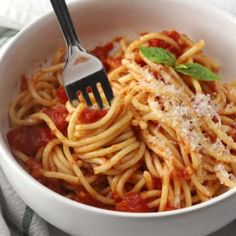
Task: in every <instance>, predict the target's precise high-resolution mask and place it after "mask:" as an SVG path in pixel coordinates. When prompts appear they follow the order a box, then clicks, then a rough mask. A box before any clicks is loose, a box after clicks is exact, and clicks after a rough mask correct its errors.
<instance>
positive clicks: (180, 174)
mask: <svg viewBox="0 0 236 236" xmlns="http://www.w3.org/2000/svg"><path fill="white" fill-rule="evenodd" d="M192 173H193V171H192V169H191V167H185V168H184V170H173V171H172V173H171V174H172V177H174V178H178V179H183V180H189V179H190V178H191V175H192Z"/></svg>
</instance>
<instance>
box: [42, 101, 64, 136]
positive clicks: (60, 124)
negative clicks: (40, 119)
mask: <svg viewBox="0 0 236 236" xmlns="http://www.w3.org/2000/svg"><path fill="white" fill-rule="evenodd" d="M42 111H43V112H44V113H45V114H47V115H48V116H49V117H50V118H51V119H52V121H53V122H54V123H55V125H56V126H57V128H58V129H59V130H60V131H61V132H62V133H65V131H66V129H67V126H68V122H67V121H66V117H67V115H68V111H67V110H66V108H65V106H64V105H62V104H59V105H56V106H53V107H50V108H44V109H43V110H42Z"/></svg>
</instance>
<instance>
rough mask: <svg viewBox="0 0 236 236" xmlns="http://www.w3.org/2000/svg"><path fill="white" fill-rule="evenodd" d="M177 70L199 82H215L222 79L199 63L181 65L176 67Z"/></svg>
mask: <svg viewBox="0 0 236 236" xmlns="http://www.w3.org/2000/svg"><path fill="white" fill-rule="evenodd" d="M175 70H176V71H177V72H179V73H181V74H184V75H188V76H191V77H193V78H195V79H198V80H206V81H214V80H219V79H220V77H219V76H218V75H217V74H215V73H213V72H212V71H211V70H209V69H208V68H207V67H205V66H202V65H200V64H198V63H188V64H180V65H178V66H176V67H175Z"/></svg>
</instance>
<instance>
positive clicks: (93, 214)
mask: <svg viewBox="0 0 236 236" xmlns="http://www.w3.org/2000/svg"><path fill="white" fill-rule="evenodd" d="M70 9H71V13H72V15H73V19H74V22H75V24H76V26H77V29H78V33H79V35H80V38H81V41H82V43H83V44H84V45H85V46H87V47H92V46H95V45H97V44H98V43H100V42H105V41H107V40H109V39H111V38H112V37H113V36H121V35H122V36H132V35H135V33H137V32H144V31H160V30H164V29H169V28H176V29H177V30H178V31H181V32H185V33H187V34H188V35H189V36H190V37H191V38H193V39H194V40H198V39H201V38H203V39H205V40H206V43H207V52H208V53H209V54H210V55H211V56H214V57H215V58H216V59H217V60H218V61H219V62H221V63H222V64H223V67H222V72H223V74H225V75H227V77H230V76H231V75H236V66H235V65H236V43H235V38H236V20H235V18H233V17H232V16H230V15H228V14H226V13H224V12H222V11H220V10H217V9H215V8H213V7H210V6H208V5H201V4H200V3H197V2H196V3H193V1H191V3H189V2H188V1H183V0H182V1H168V0H145V1H143V0H135V1H134V0H117V1H115V0H114V1H111V0H94V1H92V0H91V1H90V0H84V1H79V2H76V3H74V4H71V5H70ZM59 45H63V40H62V35H61V33H60V31H59V29H58V25H57V23H56V19H55V17H54V15H53V14H48V15H47V16H45V17H42V18H41V19H39V20H37V21H36V22H34V23H33V24H31V25H30V26H27V27H26V28H25V29H24V30H22V31H21V32H20V33H19V34H18V36H17V37H16V38H15V39H14V40H13V42H12V43H11V44H10V46H9V47H8V49H7V50H6V52H5V54H4V55H3V57H2V58H1V63H0V75H1V76H0V84H1V86H0V122H1V125H0V127H1V137H0V154H1V158H0V164H1V167H2V169H3V170H4V173H5V175H6V176H7V178H8V180H9V182H10V183H11V185H12V186H13V187H14V189H15V190H16V191H17V193H18V194H19V196H20V197H21V198H22V199H23V200H24V201H25V202H26V204H28V205H29V206H30V207H31V208H32V209H34V210H35V212H37V213H38V214H39V215H40V216H42V217H43V218H44V219H45V220H47V221H49V222H50V223H51V224H53V225H55V226H56V227H58V228H60V229H62V230H64V231H66V232H68V233H70V234H73V235H81V236H83V235H85V236H94V235H96V236H106V235H107V236H121V235H129V236H139V235H140V236H141V235H142V236H143V235H145V236H151V235H167V236H171V235H174V236H178V235H181V236H182V235H188V236H191V235H195V236H196V235H206V234H208V233H210V232H213V231H215V230H217V229H218V228H220V227H222V226H224V225H225V224H227V223H228V222H230V221H231V220H233V219H234V218H235V217H236V189H233V190H230V191H228V192H226V193H224V194H222V195H220V196H219V197H216V198H214V199H212V200H210V201H208V202H205V203H202V204H199V205H196V206H193V207H190V208H186V209H180V210H176V211H171V212H161V213H147V214H142V213H121V212H114V211H107V210H103V209H98V208H93V207H90V206H87V205H83V204H80V203H77V202H74V201H71V200H69V199H66V198H64V197H62V196H60V195H58V194H56V193H54V192H52V191H51V190H49V189H47V188H46V187H44V186H42V185H41V184H39V183H38V182H37V181H36V180H34V179H33V178H32V177H31V176H29V175H28V174H27V173H26V172H25V171H24V170H23V169H22V168H21V167H20V166H19V165H18V164H17V162H16V161H15V159H14V157H13V156H12V154H11V152H10V150H9V147H8V145H7V143H6V140H5V134H6V131H7V129H8V127H9V126H8V118H7V109H8V104H9V102H10V101H11V99H12V98H13V96H15V95H16V94H17V90H18V84H19V78H20V75H21V74H22V73H24V72H28V71H30V70H32V68H33V67H34V68H35V64H37V63H36V62H37V59H44V58H45V57H49V56H50V54H51V53H52V52H55V50H56V48H57V47H58V46H59Z"/></svg>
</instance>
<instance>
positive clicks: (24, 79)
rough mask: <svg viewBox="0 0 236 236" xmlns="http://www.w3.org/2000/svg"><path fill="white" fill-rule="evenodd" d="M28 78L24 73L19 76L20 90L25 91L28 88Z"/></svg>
mask: <svg viewBox="0 0 236 236" xmlns="http://www.w3.org/2000/svg"><path fill="white" fill-rule="evenodd" d="M27 81H28V79H27V77H26V76H25V75H22V76H21V82H20V91H25V90H27V89H28V82H27Z"/></svg>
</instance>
